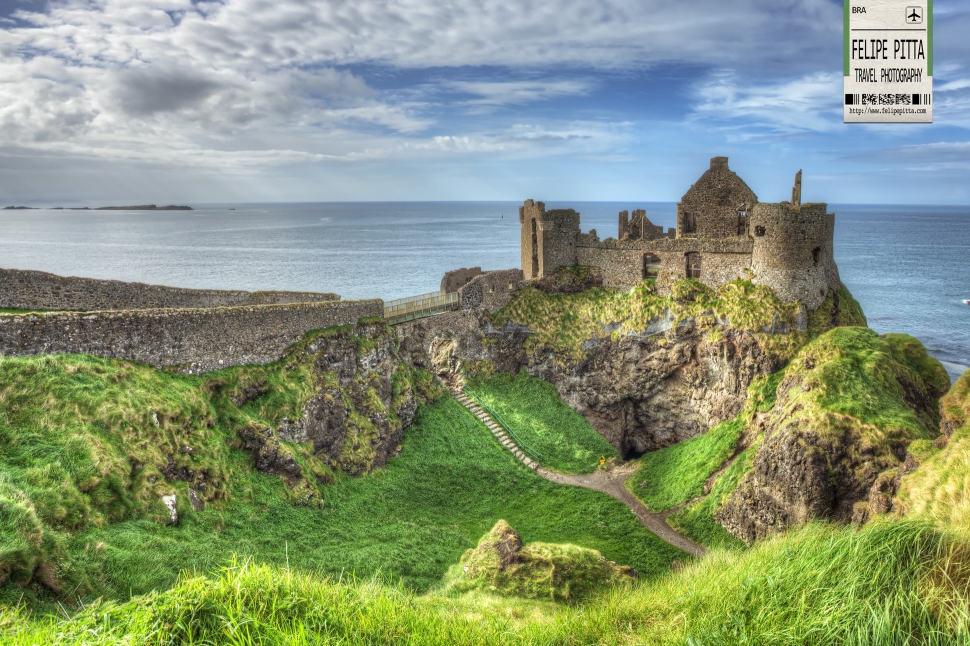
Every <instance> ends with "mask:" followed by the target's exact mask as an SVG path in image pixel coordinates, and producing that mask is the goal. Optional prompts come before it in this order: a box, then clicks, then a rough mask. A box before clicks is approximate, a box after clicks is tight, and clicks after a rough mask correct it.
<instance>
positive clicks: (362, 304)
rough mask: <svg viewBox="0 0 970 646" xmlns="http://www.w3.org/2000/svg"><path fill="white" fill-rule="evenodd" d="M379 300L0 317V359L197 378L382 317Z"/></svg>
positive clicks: (270, 358) (265, 360)
mask: <svg viewBox="0 0 970 646" xmlns="http://www.w3.org/2000/svg"><path fill="white" fill-rule="evenodd" d="M383 315H384V303H383V301H381V300H380V299H374V300H366V301H321V302H317V303H296V304H289V305H258V306H252V307H218V308H195V309H146V310H128V311H103V312H84V313H80V312H77V313H75V312H50V313H43V314H4V315H0V354H2V355H3V356H7V357H19V356H26V355H34V354H59V353H71V354H93V355H97V356H102V357H110V358H114V359H128V360H132V361H139V362H142V363H147V364H151V365H154V366H157V367H177V368H178V369H179V370H181V371H186V372H204V371H207V370H217V369H219V368H224V367H227V366H233V365H243V364H250V363H269V362H272V361H275V360H277V359H279V358H280V357H281V356H282V355H283V352H284V351H285V350H286V348H287V347H288V346H290V345H292V344H293V343H295V342H296V341H298V340H299V339H300V338H301V337H302V336H303V335H304V334H306V333H307V332H309V331H311V330H318V329H322V328H326V327H331V326H334V325H347V324H353V323H356V322H357V321H358V319H360V318H363V317H383Z"/></svg>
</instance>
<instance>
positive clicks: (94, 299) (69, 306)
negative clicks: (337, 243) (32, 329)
mask: <svg viewBox="0 0 970 646" xmlns="http://www.w3.org/2000/svg"><path fill="white" fill-rule="evenodd" d="M339 299H340V297H339V296H337V295H336V294H321V293H313V292H246V291H235V290H233V291H229V290H215V289H185V288H181V287H165V286H162V285H147V284H145V283H126V282H122V281H119V280H98V279H95V278H74V277H64V276H57V275H55V274H49V273H46V272H43V271H25V270H20V269H0V308H7V309H22V310H33V309H37V310H65V311H80V312H89V311H96V310H132V309H153V308H196V307H234V306H252V305H277V304H283V303H314V302H320V301H335V300H339Z"/></svg>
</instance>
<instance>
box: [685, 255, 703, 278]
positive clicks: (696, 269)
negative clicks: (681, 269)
mask: <svg viewBox="0 0 970 646" xmlns="http://www.w3.org/2000/svg"><path fill="white" fill-rule="evenodd" d="M684 257H685V258H686V260H687V277H688V278H700V277H701V255H700V254H699V253H697V252H696V251H691V252H689V253H686V254H684Z"/></svg>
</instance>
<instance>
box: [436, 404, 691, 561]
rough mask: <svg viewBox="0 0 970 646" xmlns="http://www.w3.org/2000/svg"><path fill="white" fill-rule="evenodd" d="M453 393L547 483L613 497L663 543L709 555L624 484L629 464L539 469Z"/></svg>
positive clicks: (477, 410) (492, 423) (473, 406)
mask: <svg viewBox="0 0 970 646" xmlns="http://www.w3.org/2000/svg"><path fill="white" fill-rule="evenodd" d="M453 394H454V396H455V399H457V400H458V402H459V403H460V404H461V405H462V406H464V407H465V408H467V409H468V411H469V412H470V413H471V414H472V415H474V416H475V417H477V418H478V419H479V420H481V422H482V423H483V424H485V426H486V427H487V428H488V430H490V431H491V432H492V434H493V435H495V437H496V438H498V440H499V442H501V443H502V445H503V446H504V447H505V448H507V449H508V450H509V451H511V452H512V454H513V455H514V456H515V457H516V459H518V460H519V461H520V462H522V464H524V465H526V466H527V467H529V468H530V469H532V470H534V471H535V472H536V473H537V474H539V475H540V476H542V477H543V478H545V479H546V480H549V481H550V482H556V483H559V484H564V485H571V486H573V487H583V488H584V489H592V490H594V491H599V492H601V493H605V494H606V495H608V496H612V497H613V498H616V499H617V500H619V501H620V502H622V503H623V504H624V505H626V506H627V507H629V509H630V511H632V512H633V513H634V514H635V515H636V517H637V518H638V519H639V520H640V522H641V523H642V524H643V526H644V527H646V528H647V529H648V530H650V531H651V532H653V533H654V534H655V535H656V536H657V538H659V539H660V540H662V541H664V542H666V543H669V544H671V545H673V546H674V547H676V548H678V549H681V550H683V551H685V552H687V553H688V554H692V555H693V556H697V557H700V556H704V554H706V553H707V548H706V547H704V546H703V545H698V544H697V543H695V542H694V541H692V540H690V539H689V538H687V537H686V536H682V535H680V534H678V533H677V532H675V531H674V529H673V528H672V527H671V526H670V525H668V524H667V520H666V516H667V514H655V513H653V512H651V511H650V510H649V509H647V506H646V505H644V504H643V503H642V502H641V501H640V499H639V498H637V497H636V496H634V495H633V494H632V493H630V492H629V491H628V490H627V488H626V487H625V486H624V484H623V483H624V481H625V480H626V479H627V478H628V477H629V476H630V474H632V473H633V471H634V469H633V468H632V467H631V466H630V465H629V464H621V465H619V466H616V467H611V468H610V469H609V470H603V469H598V470H596V471H594V472H593V473H590V474H588V475H567V474H565V473H558V472H556V471H550V470H549V469H545V468H543V467H541V466H539V463H538V462H536V461H535V460H533V459H531V458H530V457H529V456H527V455H526V454H525V453H523V452H522V450H521V449H520V448H519V447H518V446H516V444H515V442H513V441H512V440H511V439H510V438H509V436H508V435H507V434H506V433H505V431H504V430H502V427H501V426H499V424H498V423H496V422H495V420H494V419H492V418H491V416H490V415H489V414H488V413H486V412H485V411H484V410H482V408H481V406H479V405H478V404H476V403H475V402H474V401H472V400H471V399H470V398H469V397H468V396H467V395H465V394H464V393H462V392H455V393H453Z"/></svg>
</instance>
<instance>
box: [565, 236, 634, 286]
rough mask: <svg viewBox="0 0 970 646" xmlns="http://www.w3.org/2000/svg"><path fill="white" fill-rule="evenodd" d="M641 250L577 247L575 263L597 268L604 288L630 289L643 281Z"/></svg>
mask: <svg viewBox="0 0 970 646" xmlns="http://www.w3.org/2000/svg"><path fill="white" fill-rule="evenodd" d="M644 253H646V252H644V251H643V250H640V249H616V248H612V249H611V248H601V247H596V246H592V247H578V248H577V256H578V259H577V263H578V264H580V265H587V266H591V267H599V268H600V275H601V276H602V278H603V286H604V287H613V288H624V287H632V286H633V285H636V284H637V283H639V282H640V281H642V280H643V256H644Z"/></svg>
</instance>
